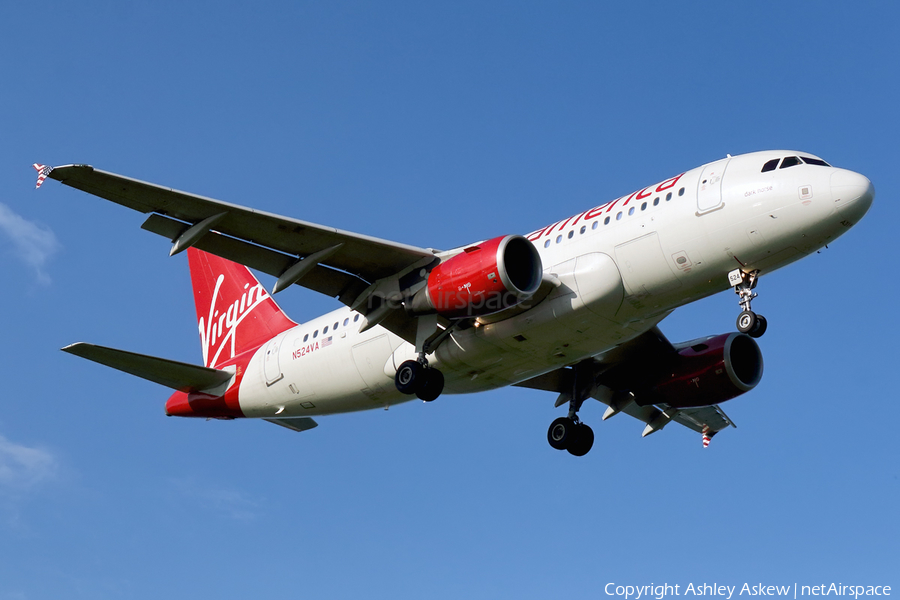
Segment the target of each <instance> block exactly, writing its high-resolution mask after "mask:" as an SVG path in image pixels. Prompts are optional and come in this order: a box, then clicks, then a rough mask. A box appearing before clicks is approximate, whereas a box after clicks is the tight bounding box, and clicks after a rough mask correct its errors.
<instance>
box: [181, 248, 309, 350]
mask: <svg viewBox="0 0 900 600" xmlns="http://www.w3.org/2000/svg"><path fill="white" fill-rule="evenodd" d="M187 254H188V263H189V264H190V268H191V283H192V284H193V287H194V304H195V306H196V308H197V324H198V326H199V330H200V346H201V347H202V348H203V364H204V365H206V366H207V367H216V366H218V365H221V364H222V363H224V362H226V361H227V360H229V359H231V358H232V357H234V356H236V355H238V354H241V353H242V352H246V351H247V350H252V349H254V348H258V347H259V346H261V345H262V344H264V343H265V342H267V341H268V340H269V339H271V338H272V337H274V336H276V335H278V334H279V333H281V332H282V331H285V330H287V329H290V328H291V327H294V326H295V325H296V323H294V322H293V321H291V320H290V319H289V318H288V317H287V315H285V314H284V312H282V310H281V309H280V308H279V307H278V305H277V304H275V301H274V300H273V299H272V297H271V296H269V294H268V293H267V292H266V290H265V288H264V287H263V286H262V284H260V283H259V281H258V280H257V279H256V277H254V276H253V274H252V273H251V272H250V270H249V269H248V268H247V267H245V266H244V265H240V264H238V263H234V262H231V261H230V260H225V259H224V258H220V257H218V256H216V255H214V254H209V253H207V252H203V251H202V250H197V249H196V248H189V249H188V252H187Z"/></svg>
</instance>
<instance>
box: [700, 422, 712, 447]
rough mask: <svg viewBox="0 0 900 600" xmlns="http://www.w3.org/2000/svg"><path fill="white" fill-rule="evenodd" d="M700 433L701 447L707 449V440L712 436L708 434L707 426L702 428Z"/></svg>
mask: <svg viewBox="0 0 900 600" xmlns="http://www.w3.org/2000/svg"><path fill="white" fill-rule="evenodd" d="M702 433H703V447H704V448H709V440H711V439H712V435H710V433H709V425H704V426H703V431H702Z"/></svg>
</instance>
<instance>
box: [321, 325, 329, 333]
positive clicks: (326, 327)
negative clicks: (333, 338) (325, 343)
mask: <svg viewBox="0 0 900 600" xmlns="http://www.w3.org/2000/svg"><path fill="white" fill-rule="evenodd" d="M326 333H328V325H326V326H325V329H323V330H322V335H325V334H326Z"/></svg>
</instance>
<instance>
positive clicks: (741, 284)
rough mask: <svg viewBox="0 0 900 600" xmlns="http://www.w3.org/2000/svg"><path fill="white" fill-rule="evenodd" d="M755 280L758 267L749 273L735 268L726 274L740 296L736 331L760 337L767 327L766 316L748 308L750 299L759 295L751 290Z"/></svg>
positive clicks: (756, 279) (757, 277)
mask: <svg viewBox="0 0 900 600" xmlns="http://www.w3.org/2000/svg"><path fill="white" fill-rule="evenodd" d="M757 281H759V270H758V269H756V270H753V271H750V272H749V273H745V272H744V271H742V270H740V269H735V270H734V271H732V272H730V273H729V274H728V282H729V283H730V284H731V285H733V286H734V293H735V294H737V295H738V298H740V302H739V304H740V305H741V314H739V315H738V318H737V328H738V331H740V332H741V333H746V334H747V335H749V336H750V337H754V338H758V337H762V335H763V334H764V333H765V332H766V328H767V327H768V323H767V322H766V318H765V317H764V316H762V315H758V314H756V313H755V312H753V311H752V310H751V308H750V301H751V300H753V299H754V298H756V297H757V296H758V295H759V294H757V293H755V292H754V291H753V289H754V288H755V287H756V283H757Z"/></svg>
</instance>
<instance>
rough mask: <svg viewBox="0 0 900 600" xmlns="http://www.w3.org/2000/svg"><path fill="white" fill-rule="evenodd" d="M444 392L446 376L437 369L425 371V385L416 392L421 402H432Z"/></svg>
mask: <svg viewBox="0 0 900 600" xmlns="http://www.w3.org/2000/svg"><path fill="white" fill-rule="evenodd" d="M443 391H444V374H443V373H441V372H440V371H438V370H437V369H425V384H424V385H423V386H422V387H421V389H419V391H417V392H416V396H418V397H419V400H424V401H425V402H431V401H433V400H437V397H438V396H440V395H441V392H443Z"/></svg>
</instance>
